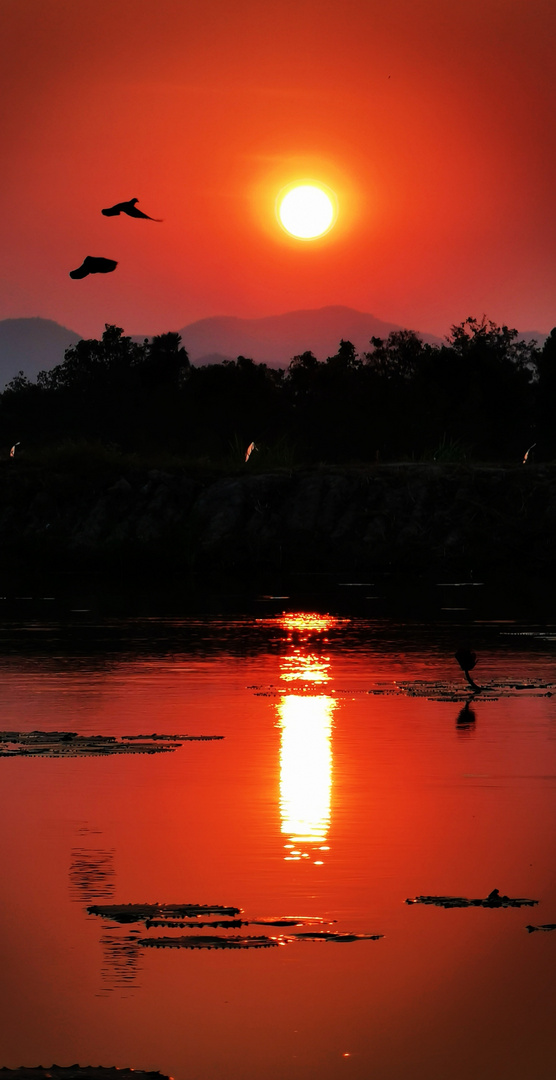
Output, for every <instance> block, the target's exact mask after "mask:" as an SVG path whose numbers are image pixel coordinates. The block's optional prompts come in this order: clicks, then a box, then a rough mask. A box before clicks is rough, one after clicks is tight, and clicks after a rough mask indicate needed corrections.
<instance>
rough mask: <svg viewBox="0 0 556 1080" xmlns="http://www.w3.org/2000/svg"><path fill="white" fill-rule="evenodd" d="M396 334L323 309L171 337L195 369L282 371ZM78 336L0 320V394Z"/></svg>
mask: <svg viewBox="0 0 556 1080" xmlns="http://www.w3.org/2000/svg"><path fill="white" fill-rule="evenodd" d="M174 329H175V328H174V327H168V330H174ZM401 329H402V327H401V326H399V325H396V324H395V323H389V322H384V321H383V320H382V319H378V318H377V317H376V316H375V315H371V314H369V313H367V312H362V311H356V310H355V309H354V308H350V307H342V306H329V307H322V308H315V309H308V310H300V311H288V312H286V313H285V314H283V315H269V316H267V317H265V318H259V319H240V318H236V317H235V316H232V315H215V316H213V317H211V318H208V319H199V320H198V321H197V322H193V323H189V324H187V325H185V326H182V327H181V329H179V330H178V331H177V332H178V333H179V334H180V335H181V338H182V344H183V345H184V347H185V348H186V349H187V352H188V354H189V359H190V360H191V362H192V363H193V364H195V365H197V366H199V365H201V364H210V363H219V362H222V360H235V358H236V357H237V356H248V357H251V359H253V360H255V361H256V363H266V364H269V365H270V366H271V367H287V366H288V364H289V362H290V360H291V358H292V357H293V356H296V355H298V354H300V353H303V352H305V351H306V350H310V351H311V352H312V353H314V355H315V356H316V357H317V359H318V360H326V358H327V356H332V355H334V353H335V352H336V351H337V349H338V345H339V343H340V340H341V339H342V338H343V339H344V341H351V342H352V343H353V345H355V348H356V350H357V352H363V351H365V350H366V349H368V348H369V343H370V339H371V337H381V338H387V337H388V335H389V334H390V333H391V332H392V331H395V330H401ZM132 336H133V340H134V341H138V342H142V341H143V340H144V338H145V337H148V336H149V335H147V334H145V335H137V334H134V335H132ZM419 336H420V337H421V338H422V339H423V340H424V341H428V342H430V343H431V344H435V345H439V344H441V339H440V338H438V337H435V336H434V335H433V334H427V333H421V332H419ZM520 336H521V337H524V338H525V339H526V340H528V339H529V338H532V337H533V338H536V339H537V341H538V342H539V344H542V342H543V341H544V339H545V337H546V334H543V333H540V332H539V333H537V332H535V331H530V332H527V333H524V334H521V335H520ZM81 337H82V335H81V334H79V333H77V331H75V330H69V329H68V328H67V327H66V326H61V325H60V324H59V323H57V322H54V321H53V320H51V319H42V318H38V317H37V318H25V319H2V320H0V389H2V388H3V387H4V385H5V384H6V383H7V382H9V381H10V380H11V379H13V378H14V376H15V375H17V373H18V372H19V371H23V372H24V374H25V375H26V376H27V377H28V378H29V379H32V380H34V379H36V377H37V375H38V373H39V371H48V370H50V368H53V367H55V366H56V364H60V363H61V362H62V361H63V359H64V352H65V350H66V349H67V348H69V346H70V345H75V343H76V342H77V341H79V340H80V339H81Z"/></svg>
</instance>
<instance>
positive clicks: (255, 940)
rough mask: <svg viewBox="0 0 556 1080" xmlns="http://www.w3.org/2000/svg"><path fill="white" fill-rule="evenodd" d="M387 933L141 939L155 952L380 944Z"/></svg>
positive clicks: (329, 932) (192, 936)
mask: <svg viewBox="0 0 556 1080" xmlns="http://www.w3.org/2000/svg"><path fill="white" fill-rule="evenodd" d="M382 937H384V934H340V933H336V932H335V931H332V930H330V931H327V930H323V931H318V930H317V931H315V932H313V933H299V934H297V933H296V934H292V935H285V934H281V935H279V936H277V937H266V936H265V935H260V936H258V937H240V936H239V935H238V934H236V935H234V936H233V937H218V936H216V935H215V936H213V937H209V936H208V935H206V934H185V935H183V936H182V937H161V938H139V939H138V941H137V944H138V945H149V946H151V945H152V946H154V948H155V949H268V948H271V947H272V946H275V945H289V944H290V943H291V942H292V941H334V942H340V943H344V944H345V943H348V942H352V941H378V940H379V938H382Z"/></svg>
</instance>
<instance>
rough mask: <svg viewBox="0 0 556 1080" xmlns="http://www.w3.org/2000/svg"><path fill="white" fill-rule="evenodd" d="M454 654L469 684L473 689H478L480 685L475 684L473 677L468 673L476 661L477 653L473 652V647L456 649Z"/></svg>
mask: <svg viewBox="0 0 556 1080" xmlns="http://www.w3.org/2000/svg"><path fill="white" fill-rule="evenodd" d="M454 655H455V658H456V660H457V662H458V664H459V666H460V668H461V670H462V671H463V674H464V675H465V678H466V679H467V682H468V683H469V685H470V686H471V687H472V689H473V690H476V691H478V690H480V689H481V687H480V686H477V683H476V682H473V679H472V678H471V676H470V674H469V672H470V671H472V670H473V668H474V667H475V664H476V663H477V653H475V652H473V649H458V651H457V653H454Z"/></svg>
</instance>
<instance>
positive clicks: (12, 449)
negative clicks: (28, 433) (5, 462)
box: [10, 442, 21, 457]
mask: <svg viewBox="0 0 556 1080" xmlns="http://www.w3.org/2000/svg"><path fill="white" fill-rule="evenodd" d="M16 446H21V443H19V442H16V443H14V444H13V446H12V448H11V450H10V457H15V448H16Z"/></svg>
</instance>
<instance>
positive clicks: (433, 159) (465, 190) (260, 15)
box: [0, 0, 556, 336]
mask: <svg viewBox="0 0 556 1080" xmlns="http://www.w3.org/2000/svg"><path fill="white" fill-rule="evenodd" d="M555 32H556V4H555V3H554V0H389V2H388V3H385V2H384V0H282V2H281V3H279V4H278V3H277V4H268V3H264V2H263V0H233V2H232V0H203V2H200V0H190V2H186V0H0V83H1V86H0V100H1V101H2V115H1V118H0V140H1V142H0V145H1V148H2V169H1V174H0V190H1V193H2V211H3V212H2V230H1V231H2V243H1V245H0V282H1V286H0V318H11V317H21V316H32V315H40V316H43V317H46V318H52V319H56V320H57V321H58V322H60V323H63V324H64V325H66V326H68V327H70V328H71V329H73V330H76V331H78V332H79V333H81V334H84V335H86V336H98V335H99V334H100V333H101V332H102V329H103V327H104V323H106V322H112V323H116V324H117V325H119V326H122V327H123V328H124V329H125V330H126V332H127V333H131V334H140V333H145V334H153V333H161V332H163V331H165V330H172V329H178V328H179V327H180V326H183V325H184V324H185V323H188V322H192V321H193V320H195V319H199V318H203V317H206V316H210V315H239V316H242V317H257V316H263V315H271V314H278V313H280V312H284V311H288V310H293V309H297V308H312V307H321V306H324V305H325V304H346V305H349V306H351V307H355V308H358V309H359V310H361V311H368V312H372V313H373V314H375V315H377V316H378V317H380V318H382V319H386V320H389V321H392V322H396V323H400V324H402V325H404V326H407V327H410V328H412V329H415V330H422V331H429V332H432V333H437V334H441V335H442V334H445V333H447V331H448V329H449V326H450V325H451V324H452V323H455V322H459V321H461V320H462V319H464V318H466V316H468V315H470V314H473V315H476V316H478V317H480V316H481V315H483V314H486V315H487V316H488V317H490V318H492V319H494V320H495V321H496V322H499V323H507V324H509V325H510V326H516V327H518V328H519V329H520V330H522V331H526V330H534V329H537V330H541V331H548V330H549V329H551V327H552V326H554V325H555V324H556V197H555V181H556V137H555V135H556V132H555V127H556V121H555V117H556V65H555V63H554V42H555V40H556V33H555ZM298 177H299V178H300V179H305V178H313V179H316V180H322V181H323V182H324V183H326V184H328V185H330V186H331V187H332V188H333V189H334V190H335V191H336V192H337V195H338V199H339V216H338V221H337V224H336V226H335V227H334V229H333V230H332V231H331V232H330V233H329V234H328V235H327V236H325V237H323V238H321V239H320V240H316V241H311V242H308V241H299V240H294V239H293V238H291V237H288V236H287V235H286V234H285V233H284V232H283V231H282V230H281V229H280V227H279V226H278V224H277V222H276V218H275V211H274V205H275V197H276V194H277V192H278V191H279V189H280V188H281V187H283V186H284V185H285V184H288V183H290V182H291V181H292V180H295V179H296V178H298ZM132 197H138V198H139V206H140V208H141V209H143V210H144V211H145V212H146V213H147V214H151V215H153V216H154V217H160V218H163V219H164V221H163V223H162V224H156V223H154V222H151V221H136V220H133V219H130V218H127V217H123V216H120V217H113V218H106V217H103V216H102V215H101V213H100V209H101V208H102V207H105V206H110V205H111V204H112V203H115V202H118V201H121V200H124V199H125V200H127V199H130V198H132ZM85 255H102V256H105V257H108V258H112V259H117V260H118V267H117V269H116V271H115V272H114V273H113V274H109V275H105V276H104V275H98V276H95V277H88V278H85V279H83V280H77V281H74V280H72V279H70V278H69V276H68V271H69V270H71V269H73V268H74V267H77V266H78V265H79V264H80V263H81V262H82V260H83V258H84V256H85Z"/></svg>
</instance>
